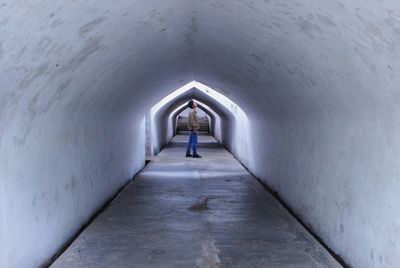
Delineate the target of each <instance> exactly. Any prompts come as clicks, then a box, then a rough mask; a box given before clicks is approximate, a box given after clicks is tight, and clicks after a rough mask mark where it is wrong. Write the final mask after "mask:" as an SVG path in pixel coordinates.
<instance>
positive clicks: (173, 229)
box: [51, 136, 341, 268]
mask: <svg viewBox="0 0 400 268" xmlns="http://www.w3.org/2000/svg"><path fill="white" fill-rule="evenodd" d="M186 139H187V137H186V136H183V137H182V136H177V137H175V139H174V141H173V142H172V143H170V144H169V145H168V146H167V148H166V149H164V150H163V151H162V152H161V153H160V154H159V155H158V156H157V157H155V158H154V160H153V161H152V162H151V163H150V164H149V165H148V166H146V168H145V169H144V170H143V171H142V172H141V173H140V174H139V175H138V176H137V177H136V178H135V180H134V182H132V183H131V184H129V185H128V186H127V188H126V189H124V190H123V191H122V192H121V193H120V194H119V196H118V197H117V198H116V199H115V200H114V201H113V202H112V203H111V204H110V205H109V206H108V208H107V209H106V210H105V211H104V212H103V213H102V214H101V215H99V217H98V218H96V219H95V220H94V221H93V223H91V224H90V225H89V226H88V227H87V228H86V229H85V230H84V231H83V232H82V233H81V234H80V236H79V237H78V238H77V239H76V240H75V241H74V242H73V244H72V245H71V246H70V247H69V248H68V249H67V250H66V251H65V252H64V254H63V255H61V257H60V258H59V259H58V260H57V261H56V262H55V263H54V264H53V265H52V266H51V267H52V268H67V267H68V268H70V267H85V268H90V267H93V268H95V267H174V268H177V267H202V268H206V267H208V268H212V267H215V268H217V267H241V268H245V267H249V268H250V267H254V268H256V267H271V268H272V267H279V268H284V267H293V268H300V267H303V268H311V267H341V266H340V265H339V264H338V263H337V262H336V261H335V260H334V259H333V257H332V256H330V255H329V253H328V252H327V251H326V250H325V249H324V248H323V247H322V246H321V245H320V244H319V243H318V242H317V241H316V240H315V239H314V238H313V237H312V236H311V235H310V234H309V233H307V232H306V231H305V230H304V229H303V227H302V226H301V225H300V224H299V223H298V222H296V220H295V219H294V218H293V217H292V216H291V215H290V214H289V213H288V212H287V211H286V210H285V209H284V208H283V207H282V206H281V205H280V204H279V203H278V201H277V200H275V199H274V198H273V197H272V196H271V195H270V194H269V193H268V192H266V191H265V189H264V188H263V187H262V186H261V185H260V184H259V183H258V182H257V181H256V180H255V179H254V178H253V177H252V176H251V175H250V174H249V173H248V172H247V171H246V170H245V169H244V168H243V166H242V165H241V164H240V163H239V162H238V161H237V160H235V159H234V158H233V156H232V155H231V154H230V153H228V152H227V151H226V150H225V149H224V148H222V147H221V146H220V145H219V144H218V143H216V141H215V140H214V139H213V138H211V137H209V136H200V141H201V143H200V147H199V152H201V153H202V155H203V157H204V158H202V159H192V158H185V157H184V153H185V148H184V146H185V141H186Z"/></svg>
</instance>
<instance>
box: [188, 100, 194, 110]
mask: <svg viewBox="0 0 400 268" xmlns="http://www.w3.org/2000/svg"><path fill="white" fill-rule="evenodd" d="M193 104H194V102H193V101H192V100H191V101H189V102H188V107H189V108H190V109H193Z"/></svg>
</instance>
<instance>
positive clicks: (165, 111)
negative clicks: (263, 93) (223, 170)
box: [145, 81, 250, 165]
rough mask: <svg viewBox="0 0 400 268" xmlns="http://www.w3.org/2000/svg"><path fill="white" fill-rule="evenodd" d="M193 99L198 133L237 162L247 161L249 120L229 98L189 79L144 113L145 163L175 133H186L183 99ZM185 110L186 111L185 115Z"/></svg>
mask: <svg viewBox="0 0 400 268" xmlns="http://www.w3.org/2000/svg"><path fill="white" fill-rule="evenodd" d="M189 100H195V101H196V103H198V105H199V108H200V110H201V111H202V114H201V116H202V118H203V122H204V125H203V128H204V131H201V134H205V135H211V136H212V137H214V138H215V139H216V140H217V141H218V142H219V143H221V144H222V145H223V146H225V147H226V148H227V149H228V150H229V151H230V152H231V153H232V154H234V155H235V157H237V158H238V159H240V161H241V162H242V163H243V164H244V165H246V164H245V163H246V162H248V161H249V159H248V157H249V156H250V147H249V139H250V137H249V136H248V134H249V121H248V117H247V115H246V114H245V112H244V111H243V110H242V109H241V108H240V107H239V106H238V105H237V104H236V103H235V102H233V101H232V100H231V99H229V98H228V97H226V96H224V95H223V94H221V93H220V92H218V91H217V90H215V89H212V88H211V87H209V86H207V85H205V84H203V83H200V82H197V81H192V82H190V83H188V84H186V85H184V86H182V87H180V88H178V89H176V90H174V91H173V92H172V93H170V94H169V95H167V96H166V97H164V98H162V99H161V100H160V101H158V102H157V103H156V104H155V105H153V106H152V108H151V109H150V110H149V111H148V112H146V115H145V136H146V142H145V144H146V146H145V155H146V162H149V161H150V160H151V158H152V157H154V156H156V155H157V154H158V153H159V152H160V151H161V150H162V149H163V148H164V146H165V145H166V144H168V142H169V141H170V140H171V139H172V138H173V137H174V136H175V135H177V134H188V132H187V121H186V120H187V118H185V116H183V115H187V102H188V101H189ZM185 111H186V114H185Z"/></svg>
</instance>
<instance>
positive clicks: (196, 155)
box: [186, 153, 201, 158]
mask: <svg viewBox="0 0 400 268" xmlns="http://www.w3.org/2000/svg"><path fill="white" fill-rule="evenodd" d="M186 157H193V158H201V155H199V154H195V155H192V154H191V153H186Z"/></svg>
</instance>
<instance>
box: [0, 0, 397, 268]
mask: <svg viewBox="0 0 400 268" xmlns="http://www.w3.org/2000/svg"><path fill="white" fill-rule="evenodd" d="M1 5H2V6H1V14H2V16H1V18H0V33H1V37H2V38H1V42H0V72H1V74H2V75H1V77H0V163H1V166H0V194H1V195H0V202H1V203H0V217H1V220H0V239H1V241H2V243H0V267H36V266H38V265H40V264H42V263H44V262H46V261H47V260H48V258H49V257H50V256H51V255H52V254H53V253H55V252H56V251H57V249H58V248H59V247H60V246H61V245H62V244H63V243H64V242H65V241H66V239H67V238H68V237H69V236H70V235H71V234H72V233H73V232H74V231H75V230H77V229H78V228H79V226H81V224H82V223H84V222H85V221H86V220H87V219H88V218H89V217H90V215H91V213H92V212H93V211H94V210H95V209H96V208H97V207H99V206H100V205H101V203H102V202H103V201H104V200H105V199H106V198H107V197H109V196H111V195H112V193H113V192H115V190H116V189H117V188H118V187H119V186H120V185H122V184H123V183H124V182H126V181H128V180H129V179H130V177H131V176H132V175H133V174H134V173H135V172H136V171H138V170H139V168H140V167H141V166H142V165H143V160H144V155H143V153H144V144H143V136H144V135H143V133H144V130H143V129H142V128H143V117H144V115H145V112H146V111H148V110H149V109H150V108H151V107H152V106H153V105H154V104H155V103H156V102H157V101H158V100H159V99H160V98H161V97H162V96H165V95H167V94H168V93H170V91H171V90H173V89H176V88H179V87H180V86H182V85H185V84H186V83H188V82H190V81H192V80H197V81H199V82H203V83H204V84H207V85H209V86H211V87H212V88H214V89H216V90H217V91H219V92H221V93H223V94H224V95H226V96H227V97H229V98H230V99H231V100H233V101H234V102H235V103H236V104H237V105H238V106H239V107H241V108H242V109H243V111H244V112H245V114H246V115H247V118H248V120H249V126H248V127H247V129H250V130H251V132H250V133H251V134H250V133H248V134H247V135H242V136H241V137H237V138H233V139H231V138H229V137H224V134H223V135H222V140H224V141H226V144H227V146H228V148H230V150H231V151H232V152H233V153H234V154H236V155H237V156H238V157H239V159H240V160H241V161H242V162H243V163H244V164H245V165H246V166H247V167H248V168H249V169H250V170H251V171H252V172H253V173H254V174H256V175H257V176H258V177H260V178H261V179H262V180H264V181H265V182H266V183H267V184H268V185H269V186H270V187H272V188H273V189H274V190H276V191H277V192H278V193H279V194H280V195H281V196H282V198H283V199H284V200H285V201H286V202H287V203H288V204H289V205H290V206H291V207H292V208H293V209H294V210H295V212H296V213H298V214H299V216H300V217H301V218H302V219H303V220H304V221H305V222H306V223H308V224H309V225H310V226H311V225H312V229H313V230H314V231H315V232H316V233H317V234H318V235H319V236H321V237H322V238H323V240H324V241H325V242H326V243H327V244H328V245H329V246H330V247H331V248H332V249H333V250H334V251H335V252H337V253H338V254H339V255H341V256H342V257H343V258H344V260H345V261H346V262H347V263H349V264H350V265H351V266H354V267H363V268H364V267H397V266H398V264H399V263H400V255H399V254H398V252H399V251H400V243H399V241H398V239H396V238H397V237H398V236H399V232H400V231H399V230H400V215H399V213H398V211H399V210H400V205H399V204H400V202H399V201H400V200H399V197H398V194H397V192H398V191H399V190H400V180H399V174H400V163H399V162H400V161H399V157H398V155H399V152H400V142H399V139H398V137H399V134H400V127H399V126H400V124H399V121H400V120H399V118H400V108H399V105H400V102H399V100H400V96H399V91H398V85H399V84H400V76H398V75H397V72H398V70H399V69H400V51H399V47H398V44H400V13H399V10H400V2H399V1H396V0H383V1H376V0H354V1H343V0H333V1H332V0H321V1H303V0H294V1H278V0H268V1H262V0H255V1H251V2H250V1H231V0H202V1H198V0H191V1H186V0H167V1H162V2H160V1H156V0H146V1H145V0H135V1H128V0H120V1H118V2H115V3H111V2H107V1H100V0H98V1H95V0H93V1H83V0H78V1H70V2H68V3H66V2H65V1H61V0H53V1H46V0H35V1H29V3H27V2H21V1H11V0H5V1H3V2H2V4H1ZM202 101H204V102H205V103H210V101H208V100H202ZM229 122H233V121H229ZM231 127H232V126H227V127H226V128H225V127H222V131H224V130H226V129H233V128H231ZM141 129H142V130H143V132H142V131H141ZM232 133H233V134H234V135H236V134H237V133H241V132H235V131H232ZM246 137H247V138H246ZM237 140H242V141H244V142H243V143H236V142H235V141H237ZM242 144H247V145H246V148H243V146H242V147H238V145H242ZM92 187H93V188H92ZM38 241H40V243H38Z"/></svg>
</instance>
